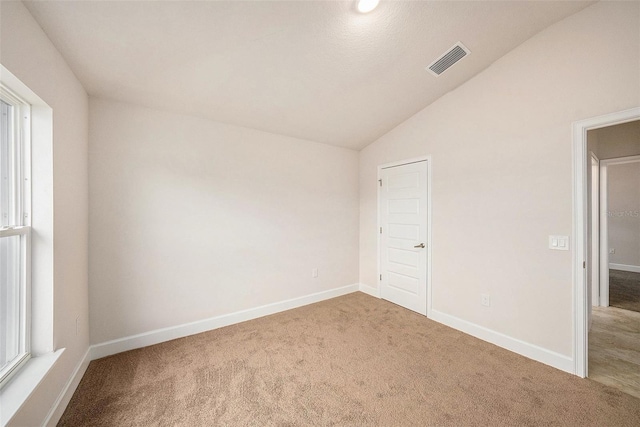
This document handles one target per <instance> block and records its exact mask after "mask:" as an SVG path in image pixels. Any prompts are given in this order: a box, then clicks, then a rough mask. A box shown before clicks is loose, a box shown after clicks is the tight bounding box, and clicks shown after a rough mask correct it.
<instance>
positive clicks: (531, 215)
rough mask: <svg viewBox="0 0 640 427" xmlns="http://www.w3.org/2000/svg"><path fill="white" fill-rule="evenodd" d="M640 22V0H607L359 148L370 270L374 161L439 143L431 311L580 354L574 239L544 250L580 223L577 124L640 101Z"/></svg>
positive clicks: (363, 274) (364, 255)
mask: <svg viewBox="0 0 640 427" xmlns="http://www.w3.org/2000/svg"><path fill="white" fill-rule="evenodd" d="M639 28H640V3H637V2H636V3H609V2H606V3H597V4H595V5H593V6H591V7H589V8H587V9H585V10H583V11H581V12H579V13H577V14H576V15H573V16H571V17H569V18H567V19H565V20H563V21H561V22H559V23H557V24H555V25H553V26H551V27H549V28H548V29H546V30H544V31H542V32H541V33H539V34H538V35H536V36H535V37H533V38H532V39H530V40H528V41H527V42H525V43H523V44H522V45H521V46H519V47H518V48H516V49H515V50H513V51H512V52H510V53H509V54H507V55H506V56H504V57H503V58H502V59H500V60H499V61H497V62H496V63H494V64H493V65H492V66H491V67H489V68H488V69H487V70H485V71H484V72H483V73H481V74H479V75H478V76H476V77H475V78H473V79H472V80H470V81H468V82H467V83H466V84H464V85H463V86H461V87H459V88H458V89H456V90H454V91H452V92H450V93H449V94H447V95H445V96H444V97H443V98H441V99H439V100H438V101H436V102H435V103H434V104H432V105H431V106H429V107H427V108H425V109H424V110H422V111H420V112H419V113H418V114H416V115H415V116H413V117H411V118H410V119H408V120H407V121H405V122H404V123H402V124H401V125H399V126H398V127H397V128H395V129H394V130H392V131H391V132H389V133H388V134H387V135H385V136H383V137H382V138H380V139H379V140H377V141H376V142H374V143H373V144H371V145H370V146H368V147H367V148H365V149H364V150H362V151H361V153H360V281H361V282H362V283H365V284H367V285H370V286H374V287H375V286H377V282H378V281H377V280H376V279H377V277H376V260H377V247H376V231H377V229H376V197H377V181H376V166H377V165H379V164H382V163H386V162H391V161H396V160H401V159H405V158H412V157H416V156H420V155H427V154H429V155H432V156H433V164H432V171H433V180H432V185H433V193H432V203H433V249H432V250H433V273H432V274H433V281H432V287H433V308H434V310H436V311H438V312H441V313H445V314H447V315H450V316H454V317H457V318H459V319H462V320H464V321H467V322H471V323H472V324H475V325H480V326H481V327H484V328H487V329H489V330H492V331H495V332H498V333H501V334H504V335H506V336H508V337H511V338H515V339H517V340H521V341H524V342H525V343H529V344H533V345H535V346H539V347H541V348H543V349H546V350H550V351H551V352H555V353H559V354H560V355H564V356H566V357H571V355H572V324H573V315H572V286H573V285H572V273H571V270H572V262H571V252H570V251H567V252H561V251H552V250H549V249H548V236H549V235H550V234H560V235H570V234H571V229H572V166H571V165H572V157H571V156H572V145H571V141H572V138H571V124H572V122H573V121H576V120H579V119H584V118H588V117H593V116H597V115H600V114H604V113H609V112H613V111H620V110H624V109H628V108H631V107H634V106H638V105H640V84H639V82H640V67H639V64H640V37H638V35H639ZM425 78H429V76H428V75H425ZM440 78H446V77H444V76H443V77H440ZM594 82H597V84H594ZM481 293H488V294H490V295H491V307H489V308H487V307H483V306H481V304H480V302H481V299H480V294H481Z"/></svg>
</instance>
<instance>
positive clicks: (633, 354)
mask: <svg viewBox="0 0 640 427" xmlns="http://www.w3.org/2000/svg"><path fill="white" fill-rule="evenodd" d="M589 378H590V379H592V380H594V381H597V382H599V383H602V384H606V385H608V386H611V387H614V388H617V389H618V390H620V391H623V392H625V393H628V394H631V395H633V396H636V397H638V398H640V313H636V312H635V311H629V310H623V309H620V308H616V307H593V326H592V327H591V331H590V332H589Z"/></svg>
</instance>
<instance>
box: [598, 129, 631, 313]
mask: <svg viewBox="0 0 640 427" xmlns="http://www.w3.org/2000/svg"><path fill="white" fill-rule="evenodd" d="M639 127H640V125H639ZM600 181H601V185H600V204H601V209H600V210H601V220H600V236H601V238H602V248H601V252H600V257H601V260H602V261H601V263H600V269H601V270H602V274H601V275H600V289H599V291H600V300H599V305H600V306H603V307H609V306H613V307H618V308H621V309H624V310H631V311H636V312H640V155H638V156H625V157H618V158H612V159H605V160H602V162H601V165H600Z"/></svg>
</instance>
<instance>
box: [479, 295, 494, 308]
mask: <svg viewBox="0 0 640 427" xmlns="http://www.w3.org/2000/svg"><path fill="white" fill-rule="evenodd" d="M480 297H481V298H482V305H483V306H485V307H489V306H491V297H490V296H489V294H480Z"/></svg>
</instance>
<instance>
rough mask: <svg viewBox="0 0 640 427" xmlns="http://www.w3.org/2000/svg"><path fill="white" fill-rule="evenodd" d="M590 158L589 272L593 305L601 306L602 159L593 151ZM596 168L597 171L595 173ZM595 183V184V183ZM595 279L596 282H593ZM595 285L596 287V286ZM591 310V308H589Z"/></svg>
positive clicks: (590, 320)
mask: <svg viewBox="0 0 640 427" xmlns="http://www.w3.org/2000/svg"><path fill="white" fill-rule="evenodd" d="M589 158H590V160H591V164H590V165H589V166H590V167H591V206H589V210H590V211H591V249H590V253H589V261H590V267H591V268H592V269H593V270H592V271H588V272H587V274H590V275H591V289H590V290H589V292H591V306H592V307H593V306H594V305H595V306H599V305H600V301H601V283H602V278H601V277H600V272H601V271H602V270H601V269H600V264H601V259H602V258H601V254H600V252H601V251H602V248H601V247H600V221H601V218H600V197H601V194H602V193H601V189H600V159H599V158H598V156H596V154H595V153H594V152H593V151H591V152H589ZM594 169H595V172H596V173H594ZM594 184H595V185H594ZM594 278H595V279H596V280H595V282H596V283H595V284H594V283H593V282H594V280H593V279H594ZM594 286H595V288H594ZM595 290H597V291H598V292H597V294H595V295H594V291H595ZM589 310H590V311H591V309H589ZM591 322H592V318H591V317H589V328H591Z"/></svg>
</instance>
